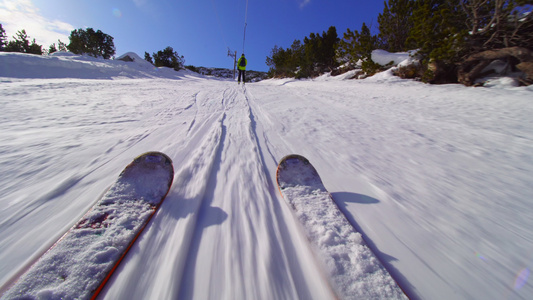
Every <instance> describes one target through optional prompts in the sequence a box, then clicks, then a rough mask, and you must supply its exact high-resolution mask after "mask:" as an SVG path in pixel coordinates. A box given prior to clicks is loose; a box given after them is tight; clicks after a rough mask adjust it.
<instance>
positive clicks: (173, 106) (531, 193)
mask: <svg viewBox="0 0 533 300" xmlns="http://www.w3.org/2000/svg"><path fill="white" fill-rule="evenodd" d="M44 59H48V60H47V61H46V63H43V64H44V65H47V66H50V64H52V65H53V66H54V67H53V68H52V69H50V70H51V71H53V72H48V73H47V72H46V68H48V67H46V68H45V67H43V64H41V62H42V60H44ZM42 60H41V61H39V60H38V58H35V57H34V56H31V57H30V56H28V55H22V54H20V55H18V54H17V55H15V54H8V53H0V111H1V114H0V126H1V130H0V170H1V172H0V284H1V285H4V284H5V283H7V282H9V281H10V279H12V278H13V277H14V276H15V275H16V274H17V273H18V272H19V271H20V270H21V269H23V268H24V266H25V265H26V264H28V263H29V262H31V261H34V260H35V258H36V257H39V256H40V255H41V254H42V253H43V252H44V251H46V250H47V249H48V248H49V247H50V246H51V245H52V244H53V243H54V242H55V241H57V240H58V239H59V238H60V237H61V235H62V234H63V233H65V232H66V231H67V230H68V229H69V228H70V227H71V226H72V225H74V224H75V223H76V222H77V221H78V220H79V219H80V218H81V217H82V216H83V215H84V214H85V213H86V212H87V211H88V210H89V208H90V207H92V206H93V205H94V203H95V202H96V201H97V199H98V198H100V197H101V195H102V194H103V193H104V192H105V190H106V189H107V188H108V187H109V185H110V184H111V183H112V182H113V181H114V180H115V179H116V178H117V176H118V174H119V173H120V171H121V170H122V169H123V168H124V166H125V165H127V164H128V163H129V162H130V161H131V160H132V159H133V158H134V157H136V156H137V155H139V154H140V153H144V152H146V151H151V150H156V151H161V152H164V153H166V154H168V155H169V156H170V158H171V159H172V160H173V162H174V167H175V171H176V175H175V178H174V184H173V186H172V188H171V190H170V193H169V195H168V196H167V199H166V200H165V202H164V203H163V205H162V206H161V208H160V209H159V211H158V213H157V214H156V215H155V216H154V218H153V219H152V221H151V223H150V224H149V225H148V227H147V228H146V229H145V230H144V233H143V234H142V235H141V237H140V238H139V240H138V241H137V243H136V244H135V245H134V246H133V248H132V249H131V250H130V251H129V254H128V255H127V256H126V258H125V259H124V261H123V263H122V264H121V266H120V267H119V269H118V270H117V271H116V272H115V275H114V276H113V277H112V278H111V280H110V282H109V283H108V285H107V286H106V288H105V290H104V291H103V292H102V294H101V297H102V298H104V299H177V298H179V299H192V298H194V299H295V298H300V299H328V298H333V297H334V295H333V293H332V288H331V286H330V284H329V281H328V280H326V279H325V276H326V274H327V271H326V270H325V268H326V266H324V265H323V264H321V263H320V262H318V261H317V260H316V259H315V255H314V253H313V250H312V249H311V246H310V243H309V241H308V240H307V238H306V236H305V233H304V232H303V231H302V230H301V225H300V224H299V222H298V220H297V219H296V218H294V217H293V212H292V209H291V208H290V206H289V205H287V204H286V203H285V201H284V200H283V199H282V198H281V196H280V195H279V192H278V190H277V186H276V183H275V170H276V166H277V163H278V161H279V160H280V159H281V158H282V157H284V156H285V155H287V154H290V153H298V154H301V155H304V156H305V157H307V158H308V159H309V160H310V161H311V162H312V163H313V165H314V166H315V168H316V169H317V171H318V173H319V174H320V176H321V177H322V180H323V182H324V184H325V186H326V187H327V188H328V190H329V191H330V192H331V194H332V196H333V199H334V200H335V202H336V203H337V205H338V206H339V207H340V208H341V210H342V211H343V212H344V213H345V214H346V216H347V218H348V220H349V221H350V223H351V224H355V227H356V229H357V231H358V232H360V233H361V234H362V235H363V237H364V238H365V241H366V242H367V243H368V245H369V247H370V248H371V249H372V250H373V252H374V253H376V255H377V256H378V257H379V258H380V261H382V262H383V263H384V266H385V268H386V269H387V271H389V272H390V273H391V275H392V276H393V278H394V279H395V280H396V281H397V282H398V283H399V284H400V285H401V287H402V289H403V290H404V291H405V292H406V293H407V295H408V296H409V297H412V298H414V299H417V298H420V299H451V298H453V299H528V298H529V296H530V295H532V294H533V286H532V279H531V278H530V276H529V274H530V270H531V268H532V267H533V229H532V228H533V218H531V215H533V205H532V203H531V201H532V199H533V187H532V186H531V182H532V178H533V159H532V154H533V124H532V123H533V118H532V117H531V116H533V106H532V105H531V103H532V102H531V101H532V99H533V90H532V89H531V87H529V88H526V87H512V86H507V85H502V84H495V85H493V86H492V87H491V88H468V87H464V86H460V85H441V86H432V85H426V84H422V83H419V82H414V81H410V80H401V79H398V78H396V77H392V76H391V75H390V73H389V72H385V73H380V74H378V75H376V76H374V77H372V78H368V79H365V80H343V78H347V77H349V74H345V75H341V76H339V77H331V76H323V77H320V78H317V79H315V80H302V81H295V80H268V81H263V82H260V83H255V84H247V85H246V88H243V87H242V86H238V85H237V84H236V83H235V82H231V81H218V80H214V79H210V78H204V77H201V76H197V75H194V74H191V73H187V72H179V73H176V72H174V71H172V70H165V69H150V68H149V66H146V65H142V66H139V67H137V66H136V65H135V62H134V63H129V65H128V63H126V62H121V61H103V60H95V59H90V58H84V57H69V56H59V57H56V58H54V57H47V58H42ZM250 63H252V62H250ZM61 65H63V66H64V67H60V66H61ZM99 66H103V67H101V68H100V67H99ZM502 82H503V81H502ZM356 284H357V282H354V285H356Z"/></svg>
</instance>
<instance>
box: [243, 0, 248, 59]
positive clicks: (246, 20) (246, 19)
mask: <svg viewBox="0 0 533 300" xmlns="http://www.w3.org/2000/svg"><path fill="white" fill-rule="evenodd" d="M247 25H248V0H246V10H245V12H244V35H243V37H242V53H243V54H244V43H245V42H246V26H247Z"/></svg>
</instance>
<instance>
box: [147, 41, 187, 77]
mask: <svg viewBox="0 0 533 300" xmlns="http://www.w3.org/2000/svg"><path fill="white" fill-rule="evenodd" d="M153 58H154V65H155V66H156V67H169V68H173V69H174V70H176V71H179V70H181V69H183V68H184V65H185V58H184V57H183V55H182V56H179V55H178V53H177V52H176V51H174V49H173V48H172V47H170V46H168V47H166V48H165V49H164V50H160V51H157V53H154V54H153Z"/></svg>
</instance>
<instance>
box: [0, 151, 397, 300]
mask: <svg viewBox="0 0 533 300" xmlns="http://www.w3.org/2000/svg"><path fill="white" fill-rule="evenodd" d="M173 178H174V169H173V166H172V160H171V159H170V158H169V157H168V156H166V155H165V154H163V153H160V152H148V153H145V154H142V155H140V156H138V157H137V158H135V159H134V160H133V162H131V163H130V164H129V165H128V166H126V168H125V169H124V170H123V171H122V173H121V174H120V175H119V177H118V179H117V180H116V182H115V183H114V184H113V185H112V186H111V188H110V189H109V190H108V191H107V192H106V194H105V195H104V196H103V197H102V198H101V199H100V200H99V201H98V202H97V203H96V204H95V205H94V206H93V208H92V209H91V210H89V212H87V213H86V214H85V215H84V216H83V217H82V218H81V220H80V221H78V222H77V223H76V224H75V225H74V226H73V227H72V228H71V229H70V230H69V231H68V232H67V233H65V234H64V235H63V236H62V237H61V238H60V239H59V240H58V241H57V242H56V243H55V244H54V245H53V246H52V247H51V248H50V249H49V250H48V251H47V252H46V253H45V254H44V255H43V256H42V257H41V258H39V260H38V261H37V262H36V263H34V264H33V265H32V266H31V267H30V268H29V269H28V270H27V271H26V272H25V273H24V274H23V275H22V276H21V277H20V278H18V280H17V281H16V282H15V284H14V285H13V286H11V287H10V289H9V290H7V292H5V293H4V294H3V295H2V299H27V298H54V299H95V298H96V297H97V296H98V294H99V293H100V291H101V290H102V288H103V287H104V285H105V284H106V282H107V281H108V280H109V278H110V277H111V275H112V274H113V272H114V271H115V269H116V268H117V267H118V265H119V263H120V262H121V261H122V259H123V258H124V257H125V255H126V253H127V252H128V250H129V249H130V248H131V246H132V245H133V243H134V242H135V241H136V240H137V238H138V237H139V235H140V234H141V232H142V231H143V229H144V228H145V227H146V225H147V224H148V222H149V221H150V219H151V218H152V216H153V215H154V214H155V212H156V211H157V210H158V208H159V207H160V206H161V203H162V202H163V200H164V199H165V197H166V195H167V194H168V192H169V190H170V187H171V185H172V181H173ZM276 178H277V183H278V187H279V190H280V193H281V195H282V196H283V198H284V199H285V200H286V201H287V202H288V203H289V204H290V205H291V206H292V207H293V208H294V210H295V212H296V214H297V216H298V218H299V219H300V221H301V222H302V224H303V225H304V227H305V228H306V229H307V237H308V239H309V240H310V241H311V242H313V243H315V244H318V245H319V248H320V244H321V243H320V242H317V240H318V234H319V233H317V232H316V226H313V224H309V220H315V221H317V220H318V221H320V222H326V223H327V222H334V223H336V224H337V225H338V224H342V225H343V226H348V227H349V228H348V227H345V228H342V230H344V231H345V232H344V233H340V232H337V233H334V234H338V235H339V236H338V238H340V239H348V240H349V239H350V237H347V236H345V235H346V234H347V233H348V234H350V233H356V232H355V230H354V229H353V227H352V226H351V225H350V224H349V222H348V221H347V220H346V218H344V216H343V215H342V213H341V212H340V211H339V210H338V208H337V207H336V205H335V203H334V202H333V200H332V198H331V196H330V194H329V193H328V192H327V190H326V188H325V187H324V185H323V183H322V181H321V179H320V177H319V175H318V173H317V172H316V170H315V168H314V167H313V166H312V165H311V164H310V163H309V161H308V160H307V159H306V158H304V157H302V156H299V155H289V156H286V157H284V158H283V159H282V160H281V161H280V163H279V165H278V169H277V173H276ZM325 211H327V212H329V214H328V215H330V216H333V219H331V217H329V219H323V217H324V216H323V215H322V216H320V214H323V213H324V212H325ZM317 214H318V215H317ZM339 220H340V221H339ZM339 222H340V223H339ZM341 227H342V226H341ZM346 228H348V231H346ZM350 228H351V229H350ZM338 230H340V229H338ZM350 230H351V231H350ZM329 244H331V243H329ZM326 246H330V245H326ZM333 246H335V247H337V246H338V245H333ZM364 247H366V246H364ZM325 250H326V251H327V249H325ZM322 254H325V255H327V253H322ZM380 271H381V272H383V271H384V269H383V270H380ZM384 272H385V273H386V271H384ZM333 273H335V274H339V272H336V271H335V272H333ZM335 274H330V275H331V276H332V277H334V276H335ZM386 275H388V273H387V274H386ZM332 281H335V278H333V279H332ZM336 288H337V293H340V294H345V292H346V291H345V290H346V289H345V288H343V287H342V286H337V287H336ZM343 291H344V292H343ZM398 291H399V289H398ZM400 293H401V291H400ZM401 294H402V295H403V293H401ZM395 295H396V294H395ZM341 296H343V295H341ZM344 296H345V295H344ZM343 298H344V297H343Z"/></svg>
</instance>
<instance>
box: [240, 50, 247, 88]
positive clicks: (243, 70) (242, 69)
mask: <svg viewBox="0 0 533 300" xmlns="http://www.w3.org/2000/svg"><path fill="white" fill-rule="evenodd" d="M247 64H248V61H247V60H246V58H245V57H244V53H243V54H242V55H241V57H240V58H239V60H238V61H237V69H239V79H238V81H239V84H241V76H242V84H244V82H246V65H247Z"/></svg>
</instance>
